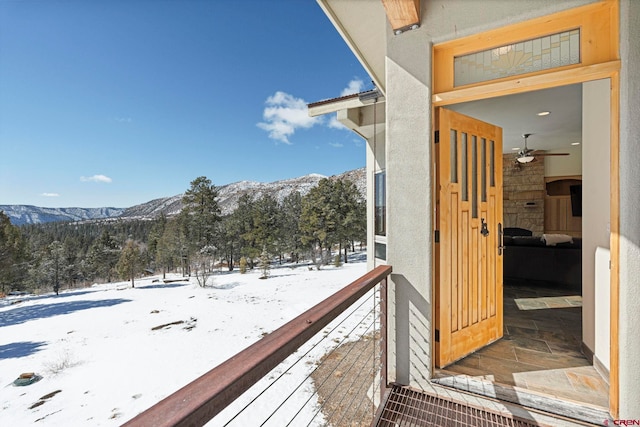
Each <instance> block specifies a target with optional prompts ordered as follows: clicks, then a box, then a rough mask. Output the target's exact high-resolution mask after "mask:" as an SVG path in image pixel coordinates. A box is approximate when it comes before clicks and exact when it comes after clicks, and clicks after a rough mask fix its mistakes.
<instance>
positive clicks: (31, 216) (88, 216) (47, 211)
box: [0, 168, 367, 225]
mask: <svg viewBox="0 0 640 427" xmlns="http://www.w3.org/2000/svg"><path fill="white" fill-rule="evenodd" d="M323 178H327V177H326V176H323V175H318V174H310V175H305V176H301V177H298V178H292V179H285V180H281V181H275V182H269V183H263V182H255V181H239V182H234V183H232V184H227V185H222V186H219V187H218V193H219V196H218V203H219V204H220V209H221V210H222V214H223V215H226V214H229V213H231V212H233V210H234V209H235V208H236V206H238V200H239V199H240V197H242V196H243V195H244V194H253V195H254V197H256V198H257V197H260V196H262V195H263V194H271V195H272V196H274V197H275V198H276V199H277V200H278V201H281V200H283V199H284V198H285V197H287V196H288V195H289V194H291V193H292V192H294V191H299V192H300V194H302V195H303V196H304V195H305V194H307V193H308V192H309V190H311V189H312V188H313V187H315V186H316V185H318V182H320V180H321V179H323ZM328 178H329V179H341V178H344V179H347V180H349V181H352V182H353V183H354V184H355V185H356V187H357V188H358V190H359V191H360V194H362V197H363V199H364V198H365V190H366V187H367V183H366V173H365V168H360V169H355V170H352V171H348V172H344V173H342V174H339V175H334V176H331V177H328ZM182 196H183V195H182V194H177V195H175V196H171V197H163V198H160V199H155V200H151V201H149V202H146V203H142V204H139V205H135V206H131V207H129V208H41V207H37V206H27V205H0V211H4V213H5V214H6V215H7V216H8V217H9V218H10V220H11V222H12V223H13V224H15V225H22V224H38V223H45V222H53V221H85V220H96V219H106V218H122V219H148V218H154V217H156V216H158V215H160V214H165V215H166V216H173V215H176V214H178V213H180V211H181V210H182Z"/></svg>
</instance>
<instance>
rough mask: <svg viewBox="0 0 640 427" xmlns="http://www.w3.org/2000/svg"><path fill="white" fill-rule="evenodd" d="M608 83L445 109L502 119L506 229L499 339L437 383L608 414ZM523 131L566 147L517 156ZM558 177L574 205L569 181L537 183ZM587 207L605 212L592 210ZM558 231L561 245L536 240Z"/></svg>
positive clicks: (535, 145)
mask: <svg viewBox="0 0 640 427" xmlns="http://www.w3.org/2000/svg"><path fill="white" fill-rule="evenodd" d="M609 90H610V82H609V79H604V80H597V81H593V82H586V83H578V84H573V85H569V86H562V87H556V88H551V89H544V90H539V91H535V92H528V93H521V94H516V95H508V96H503V97H497V98H491V99H485V100H479V101H472V102H467V103H460V104H455V105H449V106H447V108H449V109H451V110H454V111H457V112H460V113H462V114H465V115H467V116H471V117H473V118H477V119H479V120H482V121H486V122H489V123H492V124H495V125H498V126H500V127H502V128H503V147H504V148H503V179H504V184H503V185H504V226H505V230H509V229H511V230H513V233H512V235H511V236H508V234H510V233H505V234H506V237H505V240H507V241H506V242H505V249H504V252H505V256H504V259H503V263H504V272H505V277H504V294H503V298H504V299H503V305H504V336H503V338H502V339H500V340H498V341H496V342H494V343H492V344H490V345H488V346H486V347H484V348H482V349H480V350H478V351H476V352H474V353H472V354H470V355H468V356H466V357H464V358H463V359H460V360H458V361H456V362H455V363H452V364H450V365H448V366H445V367H444V368H443V369H439V370H436V372H435V375H434V381H435V382H438V383H440V384H445V385H450V386H453V387H456V388H460V389H465V390H467V391H472V392H476V393H480V394H485V395H490V396H491V397H498V398H501V399H503V400H510V401H514V402H516V403H521V404H524V405H527V406H533V407H537V408H539V409H543V410H547V411H551V412H555V413H560V414H563V415H567V416H572V417H574V418H579V419H585V420H593V419H595V418H597V417H602V416H605V417H606V414H607V413H608V403H609V387H608V370H609V360H608V359H609V346H608V340H609V318H610V312H609V311H610V310H609V301H608V295H603V294H604V293H606V290H607V289H608V288H609V283H608V280H604V279H603V277H608V275H609V270H608V268H607V267H608V266H607V264H608V251H607V248H608V246H609V240H610V239H609V215H610V213H609V211H608V209H603V207H608V205H609V200H610V183H609V175H610V174H609V163H608V158H603V156H608V153H609V150H610V142H609V129H610V123H609V117H610V107H609V105H610V102H609V101H610V100H609ZM544 112H549V114H546V115H538V114H539V113H544ZM598 128H599V129H604V130H605V132H604V135H603V134H600V133H598ZM594 132H595V133H596V134H594ZM523 134H532V136H531V137H530V139H529V148H532V149H535V150H541V151H542V152H543V153H547V154H560V153H568V155H557V156H539V157H538V158H536V159H535V162H531V163H520V162H517V161H516V157H517V152H518V149H521V148H522V146H523V143H524V142H523V137H522V136H523ZM576 143H580V144H576ZM571 144H576V145H571ZM514 149H515V150H514ZM562 180H573V181H572V182H571V183H572V184H573V185H574V186H575V185H576V182H575V181H578V182H582V187H581V189H583V191H582V194H584V195H585V197H584V201H582V203H580V206H579V207H580V208H581V209H572V206H571V204H572V202H573V203H577V202H578V199H577V198H576V197H575V196H574V197H573V199H574V200H571V199H572V198H571V194H570V193H571V190H570V189H569V188H570V187H571V185H567V192H568V193H569V194H568V195H567V197H565V198H562V197H557V195H558V191H560V190H554V188H555V187H557V186H555V187H554V186H553V185H552V186H548V185H546V184H547V183H549V182H557V181H562ZM602 180H604V182H602V185H600V184H598V182H599V181H602ZM510 181H511V182H510ZM562 191H564V190H561V191H560V192H562ZM550 193H551V194H550ZM561 199H562V200H564V202H563V203H564V205H563V207H559V204H558V203H557V202H558V200H561ZM577 207H578V206H577V205H576V206H575V208H577ZM594 207H595V210H596V211H597V210H601V211H602V210H604V211H605V212H600V213H599V214H598V215H595V218H594V215H593V211H594ZM589 208H591V209H589ZM580 211H582V212H580ZM583 213H584V215H583ZM579 215H580V216H579ZM578 216H579V217H578ZM576 222H578V223H579V224H581V227H579V229H578V230H576V227H575V223H576ZM559 224H561V225H562V227H564V228H562V227H561V226H560V225H559ZM572 224H573V225H572ZM563 231H564V233H566V234H565V236H568V237H569V238H570V241H569V242H566V244H565V243H559V244H556V245H557V246H547V244H546V243H547V242H546V240H548V239H542V237H543V235H545V234H547V235H553V236H554V237H558V236H559V235H561V234H564V233H561V232H563ZM583 264H584V265H583ZM576 268H577V270H576ZM605 268H606V271H604V270H603V269H605ZM576 273H577V274H578V277H577V278H576ZM603 273H606V274H603ZM559 400H560V401H562V400H566V402H564V403H559ZM572 402H580V403H579V404H575V403H572ZM580 408H582V409H580ZM603 419H604V418H603Z"/></svg>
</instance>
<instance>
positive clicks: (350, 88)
mask: <svg viewBox="0 0 640 427" xmlns="http://www.w3.org/2000/svg"><path fill="white" fill-rule="evenodd" d="M362 89H364V82H363V81H362V80H360V79H359V78H357V77H356V78H354V79H353V80H351V81H350V82H349V84H348V85H347V87H345V88H344V89H342V92H341V93H340V96H347V95H352V94H354V93H359V92H362Z"/></svg>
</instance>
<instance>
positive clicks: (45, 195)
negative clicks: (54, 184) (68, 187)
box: [41, 193, 60, 197]
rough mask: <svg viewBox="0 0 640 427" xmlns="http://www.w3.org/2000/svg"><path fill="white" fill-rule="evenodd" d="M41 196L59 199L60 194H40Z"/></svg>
mask: <svg viewBox="0 0 640 427" xmlns="http://www.w3.org/2000/svg"><path fill="white" fill-rule="evenodd" d="M41 196H44V197H60V194H58V193H42V194H41Z"/></svg>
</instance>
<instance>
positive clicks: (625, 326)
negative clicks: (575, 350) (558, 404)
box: [619, 0, 640, 419]
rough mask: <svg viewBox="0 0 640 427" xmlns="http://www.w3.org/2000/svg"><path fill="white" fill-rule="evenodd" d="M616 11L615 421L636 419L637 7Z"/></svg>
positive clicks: (639, 312) (639, 256)
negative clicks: (617, 243) (617, 315)
mask: <svg viewBox="0 0 640 427" xmlns="http://www.w3.org/2000/svg"><path fill="white" fill-rule="evenodd" d="M620 6H621V8H620V21H621V22H620V34H621V39H620V54H621V55H620V56H621V59H622V71H621V73H620V211H621V212H620V341H619V344H620V396H621V399H620V400H621V403H620V418H625V419H640V405H639V404H638V402H640V398H639V397H638V396H640V393H639V389H640V335H639V333H638V331H640V191H639V190H638V189H639V188H640V167H638V165H640V139H639V138H638V135H640V120H638V118H639V117H640V1H637V0H621V2H620Z"/></svg>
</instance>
